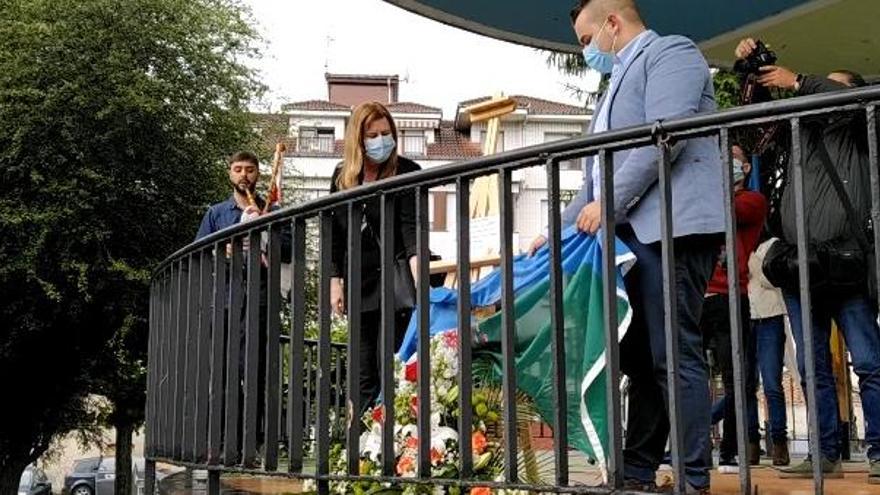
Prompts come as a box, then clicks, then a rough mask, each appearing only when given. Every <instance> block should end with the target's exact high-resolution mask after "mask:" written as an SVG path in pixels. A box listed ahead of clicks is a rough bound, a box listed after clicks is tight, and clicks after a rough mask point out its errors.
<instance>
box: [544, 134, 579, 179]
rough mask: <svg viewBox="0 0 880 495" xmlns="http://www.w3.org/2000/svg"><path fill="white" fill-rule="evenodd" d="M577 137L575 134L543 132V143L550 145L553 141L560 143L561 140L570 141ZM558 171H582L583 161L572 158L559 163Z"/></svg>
mask: <svg viewBox="0 0 880 495" xmlns="http://www.w3.org/2000/svg"><path fill="white" fill-rule="evenodd" d="M575 136H577V134H576V133H570V132H545V133H544V142H545V143H551V142H553V141H561V140H563V139H571V138H573V137H575ZM559 170H583V159H582V158H573V159H571V160H566V161H564V162H559Z"/></svg>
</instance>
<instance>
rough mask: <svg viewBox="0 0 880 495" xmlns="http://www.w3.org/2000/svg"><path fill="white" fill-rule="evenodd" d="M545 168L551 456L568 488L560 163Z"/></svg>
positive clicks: (560, 482)
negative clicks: (552, 410)
mask: <svg viewBox="0 0 880 495" xmlns="http://www.w3.org/2000/svg"><path fill="white" fill-rule="evenodd" d="M546 167H547V204H548V205H549V207H548V208H547V215H548V218H547V227H548V232H547V235H548V236H549V239H548V247H549V249H550V257H549V262H550V325H551V328H552V329H553V335H552V339H551V341H550V345H551V346H552V355H553V393H554V396H553V397H554V399H555V400H556V415H555V416H554V418H553V419H554V421H553V423H554V424H553V453H554V457H555V458H556V473H555V474H556V484H557V485H558V486H567V485H568V481H569V480H568V476H569V473H568V471H569V468H568V389H567V386H566V381H565V314H564V311H563V310H564V307H563V298H562V294H563V292H562V278H563V277H562V218H561V217H560V214H559V205H561V203H562V198H561V195H560V193H559V160H557V159H555V158H549V159H547V162H546Z"/></svg>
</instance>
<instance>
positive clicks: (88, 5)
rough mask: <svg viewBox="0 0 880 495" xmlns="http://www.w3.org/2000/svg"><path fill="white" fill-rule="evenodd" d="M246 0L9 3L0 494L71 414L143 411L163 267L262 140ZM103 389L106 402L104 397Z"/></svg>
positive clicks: (0, 105)
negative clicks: (150, 323)
mask: <svg viewBox="0 0 880 495" xmlns="http://www.w3.org/2000/svg"><path fill="white" fill-rule="evenodd" d="M252 24H253V23H252V20H251V18H250V14H249V12H248V11H247V9H246V8H245V7H244V6H243V5H242V4H241V2H240V1H238V0H6V1H4V2H0V171H2V173H3V180H2V181H0V298H2V300H3V304H2V305H0V322H2V324H0V325H2V331H0V377H3V379H2V380H0V393H2V396H3V397H5V398H7V400H8V401H10V403H12V404H14V406H12V407H9V408H7V409H6V412H5V414H4V421H3V422H2V423H0V495H7V494H12V493H16V492H17V483H18V477H19V475H20V473H21V471H22V469H23V468H24V467H25V466H26V465H27V464H28V463H30V462H33V461H35V460H36V459H38V458H39V457H40V455H41V454H43V453H44V452H45V451H46V450H47V449H48V448H49V446H50V443H51V441H52V439H53V438H56V437H57V436H58V435H61V434H64V433H67V432H70V431H77V430H80V431H89V429H94V427H95V426H96V422H98V421H100V420H101V419H102V418H106V419H107V420H108V421H109V423H110V424H111V425H112V426H114V427H116V429H117V432H118V434H119V438H118V439H117V460H118V462H117V474H118V477H117V493H130V491H128V486H129V483H130V482H131V480H130V479H129V478H130V477H129V473H130V469H125V466H129V465H130V454H131V448H130V447H131V432H132V431H134V430H136V429H137V428H139V427H140V425H142V423H143V419H144V418H143V414H144V399H145V393H144V392H145V391H144V383H145V376H144V375H145V368H146V342H147V308H148V287H149V277H150V273H151V270H152V268H153V267H154V266H155V265H156V263H157V262H158V261H159V260H161V259H163V258H164V257H166V256H167V255H168V254H170V253H171V252H173V251H174V250H176V249H177V248H179V247H180V246H182V245H184V244H186V243H188V242H190V241H191V240H192V239H193V235H194V233H195V229H196V228H197V226H198V222H199V220H200V217H201V215H202V214H203V213H204V210H205V208H206V206H207V205H209V204H210V203H212V202H214V201H216V200H218V199H220V198H222V197H223V196H225V195H226V194H228V187H227V185H226V179H225V166H224V163H223V157H225V156H228V154H229V153H230V152H231V151H233V150H236V149H238V148H242V147H248V146H249V145H250V144H252V143H253V142H254V141H253V140H254V135H253V131H252V122H251V118H250V116H249V115H248V113H247V111H246V105H247V104H248V103H249V102H251V101H254V100H255V99H256V98H257V97H259V95H260V93H261V92H262V89H263V88H262V85H261V84H259V82H258V81H257V79H256V77H255V74H254V72H253V70H252V69H251V68H249V67H248V66H247V65H246V63H245V62H246V61H247V60H248V59H251V58H254V57H257V56H259V47H260V40H259V37H258V35H257V34H256V32H255V31H254V29H253V28H252V27H251V26H252ZM90 394H101V395H104V396H106V397H107V398H108V399H109V400H110V403H111V404H112V410H111V411H109V414H108V415H103V414H102V413H101V411H96V410H95V408H94V407H90V402H91V401H90V400H89V396H90Z"/></svg>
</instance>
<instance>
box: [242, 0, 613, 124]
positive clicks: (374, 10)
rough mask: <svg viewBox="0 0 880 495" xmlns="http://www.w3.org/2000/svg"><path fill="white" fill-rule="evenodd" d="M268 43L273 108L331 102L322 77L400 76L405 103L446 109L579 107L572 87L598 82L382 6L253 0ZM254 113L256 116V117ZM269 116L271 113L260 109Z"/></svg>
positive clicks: (346, 0)
mask: <svg viewBox="0 0 880 495" xmlns="http://www.w3.org/2000/svg"><path fill="white" fill-rule="evenodd" d="M246 2H247V3H248V4H249V5H250V6H251V8H252V9H253V14H254V17H255V18H256V21H257V22H258V24H259V29H260V30H261V32H262V34H263V36H264V37H265V38H266V40H267V42H268V46H267V47H266V48H265V56H264V58H263V60H261V61H259V62H257V67H258V68H259V69H260V71H261V73H262V78H263V82H264V83H266V84H267V85H268V87H269V95H268V99H267V102H266V106H269V105H271V110H272V111H277V110H279V107H280V105H281V104H282V103H284V102H289V101H301V100H311V99H327V87H326V83H325V81H324V72H325V71H327V72H331V73H343V74H383V75H384V74H398V75H399V76H400V77H401V87H400V100H401V101H414V102H418V103H423V104H426V105H431V106H435V107H440V108H442V109H443V116H444V118H446V119H452V118H453V117H454V116H455V108H456V104H457V103H458V102H459V101H463V100H467V99H470V98H475V97H478V96H484V95H490V94H493V93H495V92H498V91H502V92H504V93H505V94H525V95H529V96H535V97H539V98H546V99H550V100H554V101H561V102H565V103H571V104H579V102H578V100H577V98H576V96H574V95H573V94H572V93H571V92H570V91H568V90H566V84H572V85H577V86H578V87H581V88H583V89H587V90H593V89H595V87H596V85H597V84H598V77H597V76H596V75H595V74H589V75H587V76H585V77H568V76H564V75H562V74H561V73H559V72H558V71H557V70H556V69H555V68H552V67H548V66H547V63H546V55H545V53H544V52H539V51H537V50H535V49H533V48H528V47H524V46H519V45H515V44H512V43H506V42H503V41H497V40H494V39H491V38H487V37H484V36H479V35H476V34H471V33H469V32H466V31H463V30H460V29H457V28H453V27H449V26H446V25H444V24H441V23H439V22H436V21H433V20H430V19H427V18H423V17H420V16H418V15H416V14H411V13H409V12H407V11H405V10H402V9H400V8H398V7H394V6H392V5H390V4H388V3H386V2H384V1H382V0H319V1H306V0H246ZM255 110H256V109H255ZM260 110H261V111H266V110H267V108H265V107H264V108H262V109H260Z"/></svg>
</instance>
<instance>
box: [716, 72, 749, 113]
mask: <svg viewBox="0 0 880 495" xmlns="http://www.w3.org/2000/svg"><path fill="white" fill-rule="evenodd" d="M713 82H714V83H715V102H716V103H717V104H718V109H719V110H724V109H726V108H733V107H737V106H739V105H740V92H741V91H740V88H741V87H742V83H741V81H740V78H739V76H737V75H736V74H735V73H733V72H730V71H727V70H723V69H719V70H717V71H716V72H715V76H714V77H713Z"/></svg>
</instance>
